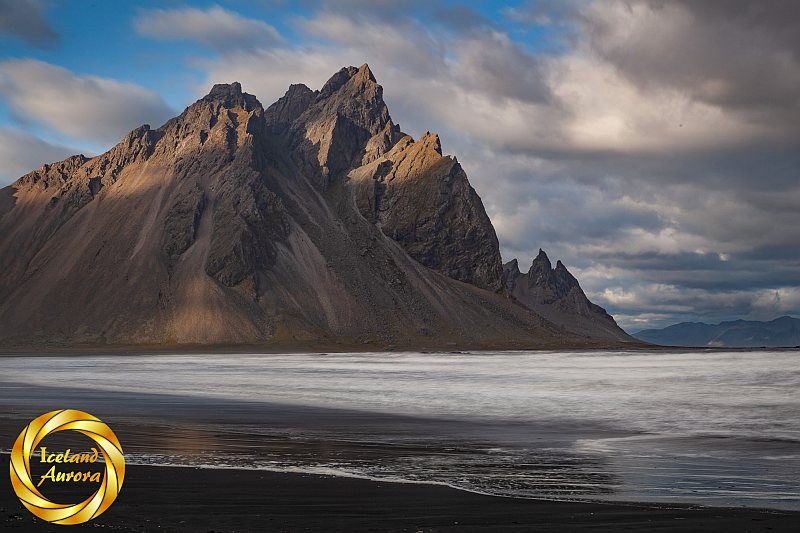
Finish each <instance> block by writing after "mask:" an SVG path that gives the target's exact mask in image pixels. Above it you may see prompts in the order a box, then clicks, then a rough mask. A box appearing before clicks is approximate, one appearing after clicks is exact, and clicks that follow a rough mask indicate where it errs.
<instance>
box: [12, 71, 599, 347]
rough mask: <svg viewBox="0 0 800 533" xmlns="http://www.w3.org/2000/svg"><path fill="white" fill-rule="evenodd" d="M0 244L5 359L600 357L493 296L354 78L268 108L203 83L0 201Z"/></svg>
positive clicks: (456, 228)
mask: <svg viewBox="0 0 800 533" xmlns="http://www.w3.org/2000/svg"><path fill="white" fill-rule="evenodd" d="M0 235H2V237H0V239H1V240H0V342H1V343H2V344H4V345H6V346H38V345H52V346H76V345H97V344H100V345H106V344H108V345H141V344H153V345H176V344H204V345H205V344H208V345H211V344H215V345H220V344H260V345H261V344H271V345H274V346H289V345H292V346H310V345H312V344H313V345H318V346H329V345H339V346H344V347H352V346H354V345H359V346H361V345H364V346H367V347H369V346H370V345H371V346H375V347H386V346H390V345H394V346H405V347H425V346H431V347H437V346H438V347H442V346H459V347H475V348H480V347H486V348H503V347H506V348H523V347H524V348H531V347H559V346H595V345H599V344H602V343H603V342H605V344H608V343H607V339H608V338H609V337H605V336H600V337H597V338H595V337H591V336H590V337H591V338H590V337H587V335H586V332H581V333H580V334H576V333H570V331H572V330H570V331H566V330H565V329H564V328H562V327H560V326H559V325H557V324H554V323H553V322H552V321H551V320H548V319H546V318H543V317H542V316H541V313H539V312H535V310H533V309H531V308H529V307H526V306H525V305H521V304H520V303H519V301H514V300H512V299H509V298H508V297H507V292H506V290H505V287H504V279H505V277H504V271H503V266H502V264H501V260H500V252H499V246H498V241H497V236H496V235H495V231H494V228H493V226H492V224H491V222H490V220H489V218H488V217H487V215H486V212H485V210H484V207H483V204H482V202H481V199H480V198H479V197H478V195H477V194H476V193H475V191H474V189H473V188H472V187H471V186H470V184H469V181H468V179H467V176H466V174H465V172H464V170H463V169H462V168H461V166H460V165H459V163H458V162H457V161H456V159H454V158H452V157H448V156H444V155H443V154H442V148H441V143H440V141H439V138H438V137H437V136H436V135H435V134H431V133H428V134H426V135H423V136H422V137H421V138H420V139H417V140H415V139H413V138H412V137H411V136H409V135H407V134H405V133H403V132H402V131H401V129H400V127H399V125H397V124H395V123H394V122H393V121H392V119H391V117H390V115H389V110H388V108H387V106H386V104H385V102H384V100H383V89H382V87H381V86H380V85H379V84H378V83H377V82H376V80H375V78H374V76H373V74H372V72H371V71H370V69H369V67H368V66H367V65H363V66H362V67H360V68H355V67H348V68H343V69H341V70H340V71H339V72H337V73H336V74H334V75H333V76H332V77H331V78H330V80H328V82H327V83H325V85H324V86H323V87H322V89H320V90H318V91H312V90H311V89H309V88H308V87H306V86H304V85H292V86H290V87H289V90H288V91H287V92H286V94H285V95H284V96H283V97H282V98H280V99H279V100H278V101H277V102H275V103H274V104H272V105H271V106H269V107H268V108H266V109H265V108H264V107H263V106H262V105H261V103H260V102H259V101H258V100H257V99H256V98H255V96H253V95H250V94H247V93H245V92H243V91H242V88H241V86H240V85H239V84H238V83H232V84H221V85H215V86H214V87H213V88H212V89H211V92H210V93H209V94H208V95H206V96H205V97H203V98H201V99H200V100H198V101H197V102H195V103H193V104H192V105H190V106H189V107H188V108H187V109H186V110H185V111H184V112H183V113H181V114H180V115H179V116H178V117H175V118H173V119H171V120H169V121H168V122H167V123H166V124H164V125H163V126H161V127H159V128H157V129H151V128H150V126H148V125H144V126H141V127H139V128H137V129H135V130H133V131H131V132H130V133H129V134H128V135H127V136H126V137H125V138H124V139H123V140H122V141H121V142H120V143H119V144H117V145H116V146H114V147H113V148H111V149H110V150H109V151H108V152H106V153H104V154H102V155H99V156H97V157H94V158H86V157H84V156H83V155H77V156H73V157H70V158H68V159H66V160H64V161H61V162H58V163H54V164H49V165H44V166H42V167H41V168H39V169H37V170H35V171H33V172H30V173H29V174H26V175H25V176H22V177H21V178H20V179H19V180H17V181H16V182H15V183H13V184H12V185H10V186H9V187H6V188H4V189H2V190H0ZM573 279H574V278H573ZM575 283H577V282H575ZM578 290H579V289H578ZM581 294H582V293H581ZM553 317H554V318H553V320H555V319H557V318H559V316H557V315H555V314H554V315H553ZM592 331H594V330H592ZM589 333H592V332H589Z"/></svg>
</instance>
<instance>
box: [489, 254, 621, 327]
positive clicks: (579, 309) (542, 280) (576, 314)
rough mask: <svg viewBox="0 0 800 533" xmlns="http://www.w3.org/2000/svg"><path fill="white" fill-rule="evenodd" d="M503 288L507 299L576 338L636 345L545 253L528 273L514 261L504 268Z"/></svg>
mask: <svg viewBox="0 0 800 533" xmlns="http://www.w3.org/2000/svg"><path fill="white" fill-rule="evenodd" d="M503 279H504V287H505V290H506V292H507V294H508V295H509V297H510V298H512V299H514V300H515V301H517V302H519V303H520V304H522V305H524V306H525V307H527V308H528V309H531V310H533V311H535V312H536V313H538V314H539V315H541V316H543V317H544V318H546V319H548V320H549V321H551V322H553V323H554V324H556V325H558V326H560V327H562V328H564V330H566V331H569V332H571V333H575V334H578V335H585V336H587V337H591V338H596V339H606V340H609V341H618V342H631V343H632V342H635V341H634V339H633V338H631V337H630V336H629V335H628V334H627V333H625V332H624V331H623V330H622V328H620V327H619V326H618V325H617V323H616V322H615V321H614V318H613V317H612V316H611V315H609V314H608V313H607V312H606V310H605V309H603V308H602V307H600V306H599V305H596V304H593V303H592V302H590V301H589V299H588V298H587V297H586V294H584V292H583V289H581V286H580V284H579V283H578V280H577V279H575V276H573V275H572V274H571V273H570V272H569V270H567V267H565V266H564V264H563V263H562V262H561V261H557V262H556V266H555V268H553V266H552V264H551V263H550V259H549V258H548V257H547V254H546V253H545V252H544V250H542V249H539V255H537V256H536V258H535V259H534V260H533V263H531V267H530V268H529V269H528V272H527V273H525V274H523V273H522V272H520V270H519V265H518V263H517V260H516V259H514V260H512V261H509V262H508V263H506V264H505V265H503Z"/></svg>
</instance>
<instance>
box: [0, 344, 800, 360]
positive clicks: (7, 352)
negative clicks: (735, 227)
mask: <svg viewBox="0 0 800 533" xmlns="http://www.w3.org/2000/svg"><path fill="white" fill-rule="evenodd" d="M611 350H618V351H624V352H652V353H661V352H669V353H681V352H697V351H703V352H708V353H722V352H796V351H798V350H800V347H797V346H785V347H781V348H768V347H760V348H740V347H716V346H713V347H712V346H698V347H687V346H659V345H655V344H644V343H643V344H629V345H616V344H609V345H591V346H587V345H576V346H537V347H520V346H499V347H498V346H495V347H486V346H478V347H475V346H472V347H470V346H458V345H456V346H417V347H414V346H393V345H382V346H377V345H371V344H355V345H352V346H346V345H337V344H334V345H317V344H307V345H297V344H287V345H272V344H233V345H215V344H214V345H205V344H180V345H149V344H148V345H96V344H93V345H86V346H81V345H76V346H25V347H15V346H0V357H19V356H31V357H37V356H81V355H100V354H102V355H186V354H198V353H201V354H210V355H216V354H230V355H237V354H264V355H275V354H287V355H288V354H320V355H324V354H343V353H373V352H374V353H379V354H381V353H386V354H392V353H408V352H415V353H431V354H448V353H452V354H460V353H483V352H521V353H522V352H557V351H568V352H597V351H611Z"/></svg>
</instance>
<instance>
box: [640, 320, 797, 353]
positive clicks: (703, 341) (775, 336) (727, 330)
mask: <svg viewBox="0 0 800 533" xmlns="http://www.w3.org/2000/svg"><path fill="white" fill-rule="evenodd" d="M633 336H634V337H636V338H637V339H639V340H643V341H645V342H651V343H653V344H661V345H665V346H716V347H731V348H760V347H765V348H781V347H793V346H800V319H797V318H792V317H790V316H782V317H780V318H776V319H775V320H771V321H769V322H759V321H755V320H734V321H732V322H721V323H719V324H704V323H702V322H682V323H680V324H675V325H672V326H669V327H666V328H664V329H646V330H643V331H640V332H638V333H634V334H633Z"/></svg>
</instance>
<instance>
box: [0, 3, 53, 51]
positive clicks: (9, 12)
mask: <svg viewBox="0 0 800 533" xmlns="http://www.w3.org/2000/svg"><path fill="white" fill-rule="evenodd" d="M0 33H5V34H9V35H13V36H15V37H18V38H20V39H22V40H24V41H25V42H27V43H28V44H30V45H32V46H36V47H40V48H42V47H47V46H51V45H53V44H55V43H56V42H58V40H59V34H58V33H57V32H56V30H54V29H53V27H52V26H51V25H50V22H49V21H48V20H47V16H46V14H45V10H44V8H43V7H42V5H41V3H40V2H38V1H37V0H0Z"/></svg>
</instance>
